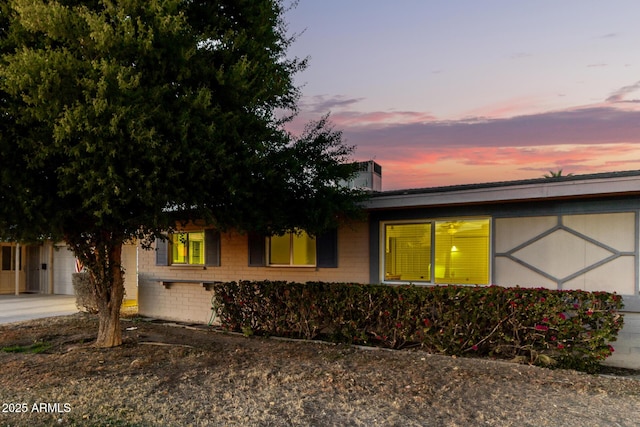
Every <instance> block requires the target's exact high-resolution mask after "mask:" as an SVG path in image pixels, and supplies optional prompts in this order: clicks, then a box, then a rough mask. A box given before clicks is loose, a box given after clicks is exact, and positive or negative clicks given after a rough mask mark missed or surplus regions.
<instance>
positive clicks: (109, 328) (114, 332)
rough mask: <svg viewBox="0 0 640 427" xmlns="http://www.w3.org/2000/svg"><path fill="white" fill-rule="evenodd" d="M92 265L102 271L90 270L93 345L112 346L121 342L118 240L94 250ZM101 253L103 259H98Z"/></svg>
mask: <svg viewBox="0 0 640 427" xmlns="http://www.w3.org/2000/svg"><path fill="white" fill-rule="evenodd" d="M95 254H96V261H98V262H96V266H97V267H102V270H103V271H96V272H93V274H92V277H93V278H94V280H95V282H94V291H95V293H96V303H97V305H98V319H99V322H100V323H99V326H98V338H97V339H96V344H95V345H96V347H116V346H119V345H121V344H122V330H121V328H120V307H121V306H122V299H123V298H124V274H123V271H122V244H121V243H120V244H108V243H106V244H105V247H104V251H98V250H96V251H95ZM101 255H106V257H107V259H103V260H100V256H101Z"/></svg>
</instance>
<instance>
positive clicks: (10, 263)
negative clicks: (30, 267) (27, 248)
mask: <svg viewBox="0 0 640 427" xmlns="http://www.w3.org/2000/svg"><path fill="white" fill-rule="evenodd" d="M18 262H19V263H20V266H19V268H22V259H20V260H18ZM15 269H16V247H15V246H2V270H3V271H13V270H15Z"/></svg>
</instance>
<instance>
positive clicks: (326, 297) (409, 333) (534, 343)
mask: <svg viewBox="0 0 640 427" xmlns="http://www.w3.org/2000/svg"><path fill="white" fill-rule="evenodd" d="M214 292H215V297H214V306H215V307H214V308H215V310H216V311H217V314H218V316H219V318H220V319H221V321H222V324H223V326H225V327H227V328H229V329H231V330H236V331H242V332H244V333H245V334H247V333H248V332H249V331H250V332H251V333H255V334H262V335H278V336H288V337H297V338H306V339H316V338H324V339H330V340H335V341H340V342H351V343H357V344H364V345H375V346H383V347H389V348H406V347H415V346H419V347H421V348H422V349H424V350H426V351H429V352H434V353H443V354H450V355H460V356H462V355H473V356H487V357H497V358H508V359H516V360H520V361H522V362H528V363H532V364H537V365H544V366H554V367H564V368H574V369H579V370H584V371H589V372H593V371H594V370H596V369H597V367H598V366H599V363H600V361H602V360H604V359H605V358H606V357H607V356H609V355H610V354H611V352H612V351H613V347H611V346H610V345H609V342H611V341H614V340H615V339H616V336H617V333H618V331H619V330H620V329H621V328H622V324H623V319H622V316H621V314H619V313H618V310H620V309H621V307H622V299H621V298H620V297H619V296H617V295H615V294H609V293H606V292H594V293H589V292H584V291H555V290H548V289H525V288H518V287H516V288H503V287H498V286H491V287H468V286H437V287H417V286H397V287H393V286H385V285H359V284H340V283H315V282H314V283H311V282H310V283H307V284H301V283H288V282H271V281H264V282H249V281H243V282H230V283H219V284H216V285H215V286H214Z"/></svg>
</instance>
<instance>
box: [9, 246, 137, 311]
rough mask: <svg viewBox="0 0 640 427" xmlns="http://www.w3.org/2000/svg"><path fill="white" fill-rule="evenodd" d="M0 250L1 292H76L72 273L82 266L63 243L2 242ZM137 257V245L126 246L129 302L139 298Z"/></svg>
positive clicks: (133, 302)
mask: <svg viewBox="0 0 640 427" xmlns="http://www.w3.org/2000/svg"><path fill="white" fill-rule="evenodd" d="M0 252H1V256H2V258H1V265H0V294H16V295H17V294H21V293H36V294H58V295H73V294H74V291H73V284H72V274H73V273H76V272H78V271H81V270H82V266H81V265H80V264H79V262H78V261H77V259H76V257H75V256H74V255H73V252H71V251H70V250H69V249H68V248H67V247H66V245H65V244H64V243H53V242H51V241H46V242H43V243H41V244H35V245H34V244H31V245H21V244H19V243H16V242H0ZM137 256H138V254H137V245H135V244H128V245H124V246H123V248H122V260H123V264H124V269H125V292H126V295H125V300H126V301H127V304H135V303H136V300H137V298H138V275H137Z"/></svg>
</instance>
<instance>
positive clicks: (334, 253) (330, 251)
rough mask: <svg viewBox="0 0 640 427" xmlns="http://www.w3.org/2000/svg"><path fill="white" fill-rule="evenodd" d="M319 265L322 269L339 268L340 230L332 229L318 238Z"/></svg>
mask: <svg viewBox="0 0 640 427" xmlns="http://www.w3.org/2000/svg"><path fill="white" fill-rule="evenodd" d="M316 248H317V257H318V259H317V263H316V265H317V266H318V267H322V268H337V267H338V230H337V229H335V228H334V229H332V230H329V231H327V232H326V233H323V234H320V235H318V237H317V238H316Z"/></svg>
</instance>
